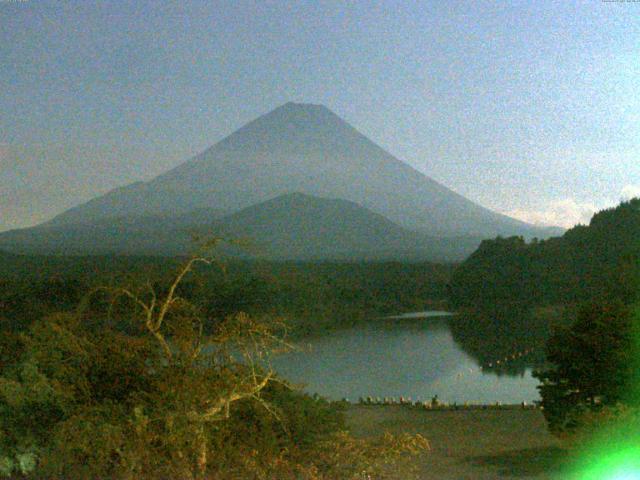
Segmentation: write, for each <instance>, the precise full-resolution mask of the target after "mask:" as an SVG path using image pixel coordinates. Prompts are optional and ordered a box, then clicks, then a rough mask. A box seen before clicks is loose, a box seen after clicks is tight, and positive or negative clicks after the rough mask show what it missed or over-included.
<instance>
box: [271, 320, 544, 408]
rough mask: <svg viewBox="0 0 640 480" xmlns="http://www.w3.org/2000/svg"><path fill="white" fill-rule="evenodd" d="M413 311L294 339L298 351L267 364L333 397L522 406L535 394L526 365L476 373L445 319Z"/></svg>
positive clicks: (308, 388) (477, 367) (477, 368)
mask: <svg viewBox="0 0 640 480" xmlns="http://www.w3.org/2000/svg"><path fill="white" fill-rule="evenodd" d="M418 313H423V314H425V313H426V315H419V314H418ZM418 313H414V314H408V315H403V316H398V317H395V319H389V318H387V319H378V320H372V321H371V322H370V323H367V324H361V325H357V326H355V327H352V328H349V329H343V330H337V331H334V332H330V333H327V334H324V335H321V336H317V337H313V338H310V339H306V340H305V343H304V344H299V345H300V347H301V348H302V349H303V351H301V352H290V353H287V354H284V355H281V356H279V357H276V358H275V359H274V361H273V366H274V367H275V369H276V371H278V373H279V374H280V375H281V376H283V377H285V378H287V379H288V380H290V381H291V382H294V383H297V384H304V389H305V390H306V391H307V392H309V393H318V394H319V395H321V396H324V397H327V398H330V399H333V400H338V399H341V398H344V397H346V398H348V399H350V400H351V401H357V399H358V398H359V397H366V396H372V397H399V396H405V397H411V398H412V399H413V400H417V399H420V400H429V399H431V398H432V397H433V396H434V395H436V394H437V395H438V398H439V399H440V400H441V401H444V402H448V403H453V402H457V403H464V402H467V401H468V402H476V403H494V402H496V401H499V402H502V403H520V402H522V401H526V402H528V403H530V402H532V401H533V400H538V399H539V398H540V397H539V394H538V391H537V389H536V385H537V384H538V381H537V380H536V379H535V378H533V377H532V376H531V371H532V369H531V368H524V369H523V370H522V372H521V373H520V374H519V375H505V374H502V375H498V374H496V373H495V372H494V371H492V370H487V369H484V370H483V369H481V368H480V365H479V364H478V363H477V361H476V360H474V358H472V357H471V356H470V355H468V354H467V353H465V351H464V350H463V349H462V348H461V346H460V345H458V344H457V343H456V341H455V340H454V338H453V335H452V333H451V329H450V326H449V322H450V319H449V318H448V317H446V316H440V315H436V314H434V312H418ZM438 313H439V314H441V313H446V312H438Z"/></svg>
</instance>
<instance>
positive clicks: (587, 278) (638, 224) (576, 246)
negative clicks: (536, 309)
mask: <svg viewBox="0 0 640 480" xmlns="http://www.w3.org/2000/svg"><path fill="white" fill-rule="evenodd" d="M638 292H640V199H634V200H631V201H629V202H623V203H621V204H620V205H619V206H618V207H616V208H614V209H609V210H603V211H601V212H599V213H597V214H596V215H594V217H593V218H592V220H591V223H590V224H589V226H577V227H574V228H572V229H571V230H569V231H567V232H566V233H565V234H564V236H562V237H560V238H551V239H548V240H544V241H533V242H531V243H529V244H527V243H525V242H524V240H523V239H522V238H521V237H512V238H506V239H504V238H497V239H495V240H485V241H484V242H483V243H482V244H481V245H480V247H479V248H478V250H476V251H475V252H474V253H473V254H472V255H471V256H470V257H469V258H468V259H467V260H466V261H465V262H463V263H462V264H461V265H460V266H459V268H457V269H456V270H455V272H454V274H453V276H452V280H451V284H450V298H451V300H452V302H453V303H454V304H455V305H457V306H460V307H471V308H478V307H491V306H492V305H496V304H503V305H504V304H513V303H519V304H523V305H551V304H559V303H580V302H584V301H590V300H592V299H597V298H605V299H606V298H609V299H610V298H615V299H619V300H621V301H623V302H625V303H630V302H633V301H634V299H636V297H637V295H638Z"/></svg>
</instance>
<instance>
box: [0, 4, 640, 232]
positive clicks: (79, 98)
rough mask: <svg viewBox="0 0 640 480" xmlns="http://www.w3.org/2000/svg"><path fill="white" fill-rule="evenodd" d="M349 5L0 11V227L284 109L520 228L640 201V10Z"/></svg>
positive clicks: (162, 166) (38, 216)
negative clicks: (320, 108) (333, 121)
mask: <svg viewBox="0 0 640 480" xmlns="http://www.w3.org/2000/svg"><path fill="white" fill-rule="evenodd" d="M345 3H346V2H338V1H336V2H318V1H309V2H244V1H225V2H211V1H202V2H195V1H145V0H130V1H124V0H120V1H89V0H82V1H75V2H68V1H61V0H54V1H39V0H22V1H21V0H0V79H1V81H2V84H1V85H2V88H1V89H0V112H1V113H0V214H1V215H0V230H1V229H6V228H9V227H15V226H20V225H29V224H33V223H35V222H39V221H41V220H43V219H45V218H48V217H50V216H52V215H53V214H55V213H58V212H60V211H61V210H63V209H65V208H67V207H69V206H71V205H74V204H76V203H79V202H80V201H84V200H87V199H89V198H91V197H92V196H94V195H96V194H98V193H103V192H105V191H106V190H108V189H110V188H112V187H115V186H117V185H120V184H123V183H128V182H130V181H133V180H138V179H147V178H150V177H151V176H154V175H156V174H158V173H160V172H162V171H164V170H166V169H168V168H170V167H172V166H174V165H176V164H178V163H180V162H182V161H184V160H186V159H188V158H189V157H191V156H193V155H195V154H197V153H199V152H200V151H202V150H203V149H205V148H206V147H208V146H209V145H211V144H213V143H215V142H216V141H218V140H220V139H221V138H223V137H224V136H226V135H228V134H229V133H231V132H232V131H233V130H235V129H236V128H238V127H240V126H242V125H243V124H244V123H246V122H247V121H249V120H252V119H253V118H254V117H256V116H258V115H260V114H263V113H266V112H267V111H269V110H271V109H273V108H275V107H276V106H278V105H280V104H282V103H285V102H287V101H290V100H292V101H297V102H310V103H322V104H324V105H326V106H327V107H329V108H330V109H332V110H333V111H334V112H336V113H337V114H338V115H340V116H342V117H343V118H344V119H346V120H347V121H349V122H350V123H351V124H353V125H354V126H355V127H357V128H358V129H359V130H360V131H361V132H363V133H364V134H366V135H367V136H369V137H370V138H371V139H372V140H373V141H375V142H377V143H378V144H380V145H381V146H383V147H384V148H386V149H387V150H389V151H390V152H391V153H393V154H395V155H396V156H397V157H398V158H400V159H401V160H404V161H406V162H407V163H409V164H411V165H412V166H414V167H415V168H417V169H418V170H420V171H422V172H424V173H426V174H427V175H429V176H431V177H432V178H434V179H436V180H438V181H440V182H442V183H443V184H445V185H446V186H448V187H450V188H452V189H453V190H455V191H457V192H459V193H461V194H463V195H465V196H467V197H468V198H470V199H472V200H475V201H477V202H479V203H481V204H482V205H484V206H487V207H490V208H493V209H495V210H498V211H500V212H504V213H510V214H513V215H516V216H518V217H520V218H523V219H528V220H533V221H538V222H547V223H556V224H558V223H562V224H565V225H569V224H571V223H574V222H576V221H578V220H580V219H581V218H582V219H584V218H585V215H587V216H588V215H589V214H590V212H591V211H592V210H593V209H594V208H599V207H602V206H608V205H611V204H613V203H615V202H616V201H618V200H619V199H620V198H621V197H623V196H628V195H631V194H633V193H638V194H640V3H637V2H635V3H634V2H611V1H609V2H607V1H604V2H603V1H600V0H590V1H578V2H575V1H570V0H559V1H539V0H536V1H535V2H531V1H522V2H502V1H500V2H495V1H491V2H483V1H478V0H468V1H460V2H458V1H434V2H428V1H417V2H408V1H402V2H355V3H354V4H349V5H345ZM363 181H366V179H363Z"/></svg>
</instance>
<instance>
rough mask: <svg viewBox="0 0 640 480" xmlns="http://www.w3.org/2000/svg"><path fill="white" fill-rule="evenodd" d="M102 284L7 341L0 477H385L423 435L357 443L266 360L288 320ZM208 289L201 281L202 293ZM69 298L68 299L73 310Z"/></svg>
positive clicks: (182, 288)
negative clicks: (219, 312)
mask: <svg viewBox="0 0 640 480" xmlns="http://www.w3.org/2000/svg"><path fill="white" fill-rule="evenodd" d="M196 262H208V260H207V259H204V258H193V259H191V260H189V261H188V262H187V263H185V264H184V265H182V266H180V268H179V269H178V272H177V273H176V275H175V277H174V278H173V280H172V281H171V282H169V283H168V284H167V285H165V286H163V287H162V286H160V287H158V286H155V285H152V284H142V285H141V286H138V287H137V288H135V286H134V287H130V288H122V287H109V288H100V289H96V290H94V291H93V292H92V293H91V295H89V296H88V297H87V299H86V300H85V301H84V302H82V304H81V308H77V309H74V310H72V311H71V312H66V313H56V314H49V315H45V316H43V317H42V318H38V319H36V320H34V321H31V322H30V323H29V324H28V327H27V328H26V329H23V330H22V331H21V332H18V333H16V334H15V335H12V336H5V337H3V338H2V348H3V363H2V365H1V370H0V473H1V474H4V475H10V474H11V473H23V474H28V475H31V476H34V477H38V478H68V479H75V478H78V479H87V478H100V479H105V478H123V479H134V478H135V479H144V478H149V479H155V478H171V479H192V478H203V479H204V478H218V479H250V478H255V479H261V478H264V479H268V478H279V479H288V478H291V479H292V480H293V479H304V478H306V479H337V478H345V479H348V478H361V476H362V472H363V471H364V472H367V473H371V474H376V473H377V474H378V476H379V478H384V474H385V472H388V471H389V465H390V464H391V465H392V464H393V463H394V462H396V461H399V460H400V459H401V458H402V456H403V455H406V454H409V455H414V454H419V453H420V452H423V451H424V450H425V449H426V448H427V446H428V445H427V443H426V441H425V440H424V439H423V438H422V437H420V436H414V437H410V436H405V437H391V436H383V437H381V439H379V440H377V441H363V440H357V439H354V438H352V437H351V436H349V435H348V434H347V433H345V432H344V431H343V427H344V425H343V418H342V415H341V412H340V409H339V408H338V407H337V406H336V405H334V404H330V403H327V402H325V401H322V400H317V399H314V398H310V397H308V396H307V395H304V394H302V393H299V392H295V391H292V390H291V389H290V388H289V387H288V386H287V384H286V382H285V381H284V380H282V379H280V378H279V377H278V376H277V375H276V373H275V372H273V371H272V370H271V368H270V366H269V357H270V355H271V354H272V353H273V352H274V351H275V350H277V349H280V348H286V347H287V344H286V343H285V342H284V340H283V339H282V337H281V336H280V332H281V331H282V330H281V328H280V327H281V325H280V324H279V323H278V322H273V321H270V320H269V319H267V318H259V319H256V317H255V316H254V317H251V316H249V315H247V314H245V313H243V312H236V313H234V314H230V315H227V316H226V317H223V318H211V317H209V316H208V314H207V313H206V312H207V307H206V306H204V307H200V306H198V305H197V304H196V303H194V302H192V301H188V300H187V299H186V298H185V297H184V296H181V293H184V294H186V293H190V294H191V295H193V297H194V298H197V291H194V290H193V287H189V286H188V285H187V284H183V283H182V281H183V278H184V277H185V275H187V274H188V273H190V272H191V270H192V267H193V266H194V265H195V263H196ZM196 287H197V285H196ZM68 303H70V300H65V305H66V304H68Z"/></svg>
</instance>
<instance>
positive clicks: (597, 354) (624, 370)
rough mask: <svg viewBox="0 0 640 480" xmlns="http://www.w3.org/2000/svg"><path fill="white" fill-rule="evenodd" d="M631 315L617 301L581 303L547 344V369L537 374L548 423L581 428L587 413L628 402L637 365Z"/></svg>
mask: <svg viewBox="0 0 640 480" xmlns="http://www.w3.org/2000/svg"><path fill="white" fill-rule="evenodd" d="M634 329H635V326H634V316H633V315H632V312H631V310H630V309H629V308H628V307H626V306H624V305H623V304H622V303H621V302H612V303H609V304H589V305H586V306H584V307H583V308H582V309H581V310H580V312H579V314H578V317H577V319H576V321H575V323H574V324H573V325H572V326H571V327H568V328H563V329H560V330H558V331H557V332H556V333H555V334H554V335H553V336H552V337H551V338H550V339H549V342H548V345H547V359H548V361H549V362H550V363H551V364H552V367H551V368H548V369H547V370H544V371H540V372H536V373H535V376H536V377H537V378H539V379H540V381H541V386H540V387H539V389H540V394H541V396H542V405H543V407H544V414H545V417H546V418H547V421H548V423H549V426H550V428H551V429H552V430H554V431H557V432H562V431H571V430H574V429H576V428H577V427H580V419H581V418H584V415H585V413H586V412H589V411H597V410H600V409H601V408H602V407H605V406H611V405H616V404H617V403H618V402H621V401H628V400H629V399H630V398H629V393H630V392H632V390H633V380H634V371H635V368H636V366H637V363H636V358H637V347H636V345H635V343H634Z"/></svg>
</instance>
